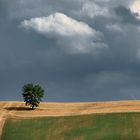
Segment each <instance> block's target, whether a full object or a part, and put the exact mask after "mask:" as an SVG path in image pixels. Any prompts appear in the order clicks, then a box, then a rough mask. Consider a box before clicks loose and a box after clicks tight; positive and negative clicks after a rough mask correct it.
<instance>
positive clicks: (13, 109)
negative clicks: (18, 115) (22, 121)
mask: <svg viewBox="0 0 140 140" xmlns="http://www.w3.org/2000/svg"><path fill="white" fill-rule="evenodd" d="M4 109H6V110H9V111H28V110H32V108H29V107H6V108H4Z"/></svg>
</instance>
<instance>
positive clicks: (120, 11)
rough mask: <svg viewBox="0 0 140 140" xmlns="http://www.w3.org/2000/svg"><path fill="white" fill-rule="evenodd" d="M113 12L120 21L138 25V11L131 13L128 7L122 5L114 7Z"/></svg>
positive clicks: (139, 23) (139, 21)
mask: <svg viewBox="0 0 140 140" xmlns="http://www.w3.org/2000/svg"><path fill="white" fill-rule="evenodd" d="M115 12H116V14H117V15H118V16H119V17H120V18H121V21H122V22H124V23H126V24H127V23H128V24H137V25H140V20H139V19H138V18H137V17H138V16H139V15H138V13H132V12H131V10H130V9H128V8H126V7H124V6H119V7H117V8H115Z"/></svg>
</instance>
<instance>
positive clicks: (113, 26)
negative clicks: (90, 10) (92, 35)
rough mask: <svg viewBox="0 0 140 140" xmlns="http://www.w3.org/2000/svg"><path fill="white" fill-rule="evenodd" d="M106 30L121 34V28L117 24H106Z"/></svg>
mask: <svg viewBox="0 0 140 140" xmlns="http://www.w3.org/2000/svg"><path fill="white" fill-rule="evenodd" d="M106 28H107V29H108V30H110V31H116V32H123V30H122V28H121V26H119V25H118V24H108V25H106Z"/></svg>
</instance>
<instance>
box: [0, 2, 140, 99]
mask: <svg viewBox="0 0 140 140" xmlns="http://www.w3.org/2000/svg"><path fill="white" fill-rule="evenodd" d="M132 4H133V1H132V0H125V1H124V0H115V1H112V0H93V1H91V0H85V1H83V0H77V1H75V0H72V1H69V0H60V1H56V0H46V1H44V0H36V2H34V0H13V1H9V0H1V1H0V19H1V20H0V91H1V92H0V99H1V100H10V99H13V100H15V99H16V100H20V99H22V98H21V87H22V86H23V85H24V84H25V83H27V82H34V83H39V84H41V85H42V86H43V87H44V89H45V90H46V96H45V99H44V100H48V101H99V100H100V101H101V100H119V99H140V94H139V92H140V88H139V83H140V79H139V77H140V65H139V63H140V47H139V44H140V31H139V30H140V29H139V20H138V17H137V15H136V14H134V12H133V11H132V10H129V8H130V7H131V5H132ZM120 5H122V6H120ZM116 7H117V8H116ZM113 11H116V13H114V12H113ZM55 13H63V14H64V15H65V16H66V17H68V18H72V19H73V20H74V21H76V23H79V22H82V23H84V25H86V26H89V28H88V29H89V30H88V31H92V30H94V31H95V32H100V33H101V34H102V37H100V38H99V40H98V41H99V42H101V43H104V44H106V45H107V46H108V47H107V48H106V49H101V50H100V51H99V52H98V53H91V51H88V52H87V53H68V51H65V50H64V48H63V47H67V43H68V45H69V44H71V43H72V39H75V40H76V41H75V43H76V44H75V45H77V43H79V41H81V38H80V39H78V41H77V37H79V36H78V35H79V31H80V30H81V28H80V29H79V26H80V25H81V24H78V26H77V27H76V28H77V29H78V30H76V29H75V28H72V29H75V30H76V31H77V32H76V33H77V34H78V35H77V34H76V35H75V32H74V34H73V33H72V32H71V33H72V38H71V40H70V41H66V40H64V39H67V38H66V34H64V36H62V34H61V36H60V32H59V31H58V30H57V32H55V31H56V28H54V27H56V26H53V32H52V31H51V32H50V31H49V32H47V33H45V35H44V34H42V32H41V33H39V32H38V31H36V30H35V29H36V28H35V29H34V30H33V29H29V30H25V29H24V28H21V27H19V26H20V25H21V23H22V22H23V21H25V20H28V21H30V20H31V19H35V18H37V17H38V18H39V19H43V18H42V17H48V16H50V15H53V14H55ZM120 19H121V20H120ZM58 21H59V20H58ZM55 23H57V25H58V23H61V24H62V22H55ZM126 23H127V24H126ZM45 24H46V22H45ZM37 27H39V26H37ZM66 27H67V26H65V28H64V29H65V30H64V31H68V30H67V28H66ZM81 27H83V26H81ZM84 29H85V26H84ZM90 29H91V30H90ZM45 31H46V30H45ZM47 31H48V30H47ZM86 31H87V30H86ZM54 33H56V34H55V37H54ZM80 33H81V32H80ZM82 33H83V31H82ZM48 34H49V35H51V37H46V35H47V36H48ZM73 35H75V36H73ZM91 35H92V34H91ZM92 36H93V35H92ZM82 37H83V39H84V43H85V42H86V44H88V43H89V42H90V41H91V40H89V37H90V36H86V38H85V36H84V35H83V34H82ZM94 37H95V36H93V39H94ZM58 41H60V43H58ZM62 41H64V42H62ZM82 41H83V40H82ZM95 41H96V40H95ZM98 41H97V42H98ZM62 43H63V45H64V44H65V45H64V46H63V47H62ZM80 43H81V42H80ZM80 43H79V44H80ZM77 46H78V45H77ZM77 46H75V47H77ZM84 47H85V48H86V45H85V46H84Z"/></svg>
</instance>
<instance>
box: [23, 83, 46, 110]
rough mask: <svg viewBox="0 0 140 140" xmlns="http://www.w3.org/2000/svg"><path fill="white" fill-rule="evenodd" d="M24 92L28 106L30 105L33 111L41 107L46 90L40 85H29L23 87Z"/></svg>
mask: <svg viewBox="0 0 140 140" xmlns="http://www.w3.org/2000/svg"><path fill="white" fill-rule="evenodd" d="M22 91H23V93H22V95H23V98H24V102H25V104H26V105H30V106H31V108H32V109H34V107H38V106H39V103H40V102H41V100H42V98H43V96H44V90H43V88H42V87H41V86H40V85H34V84H32V83H29V84H26V85H24V86H23V88H22Z"/></svg>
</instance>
